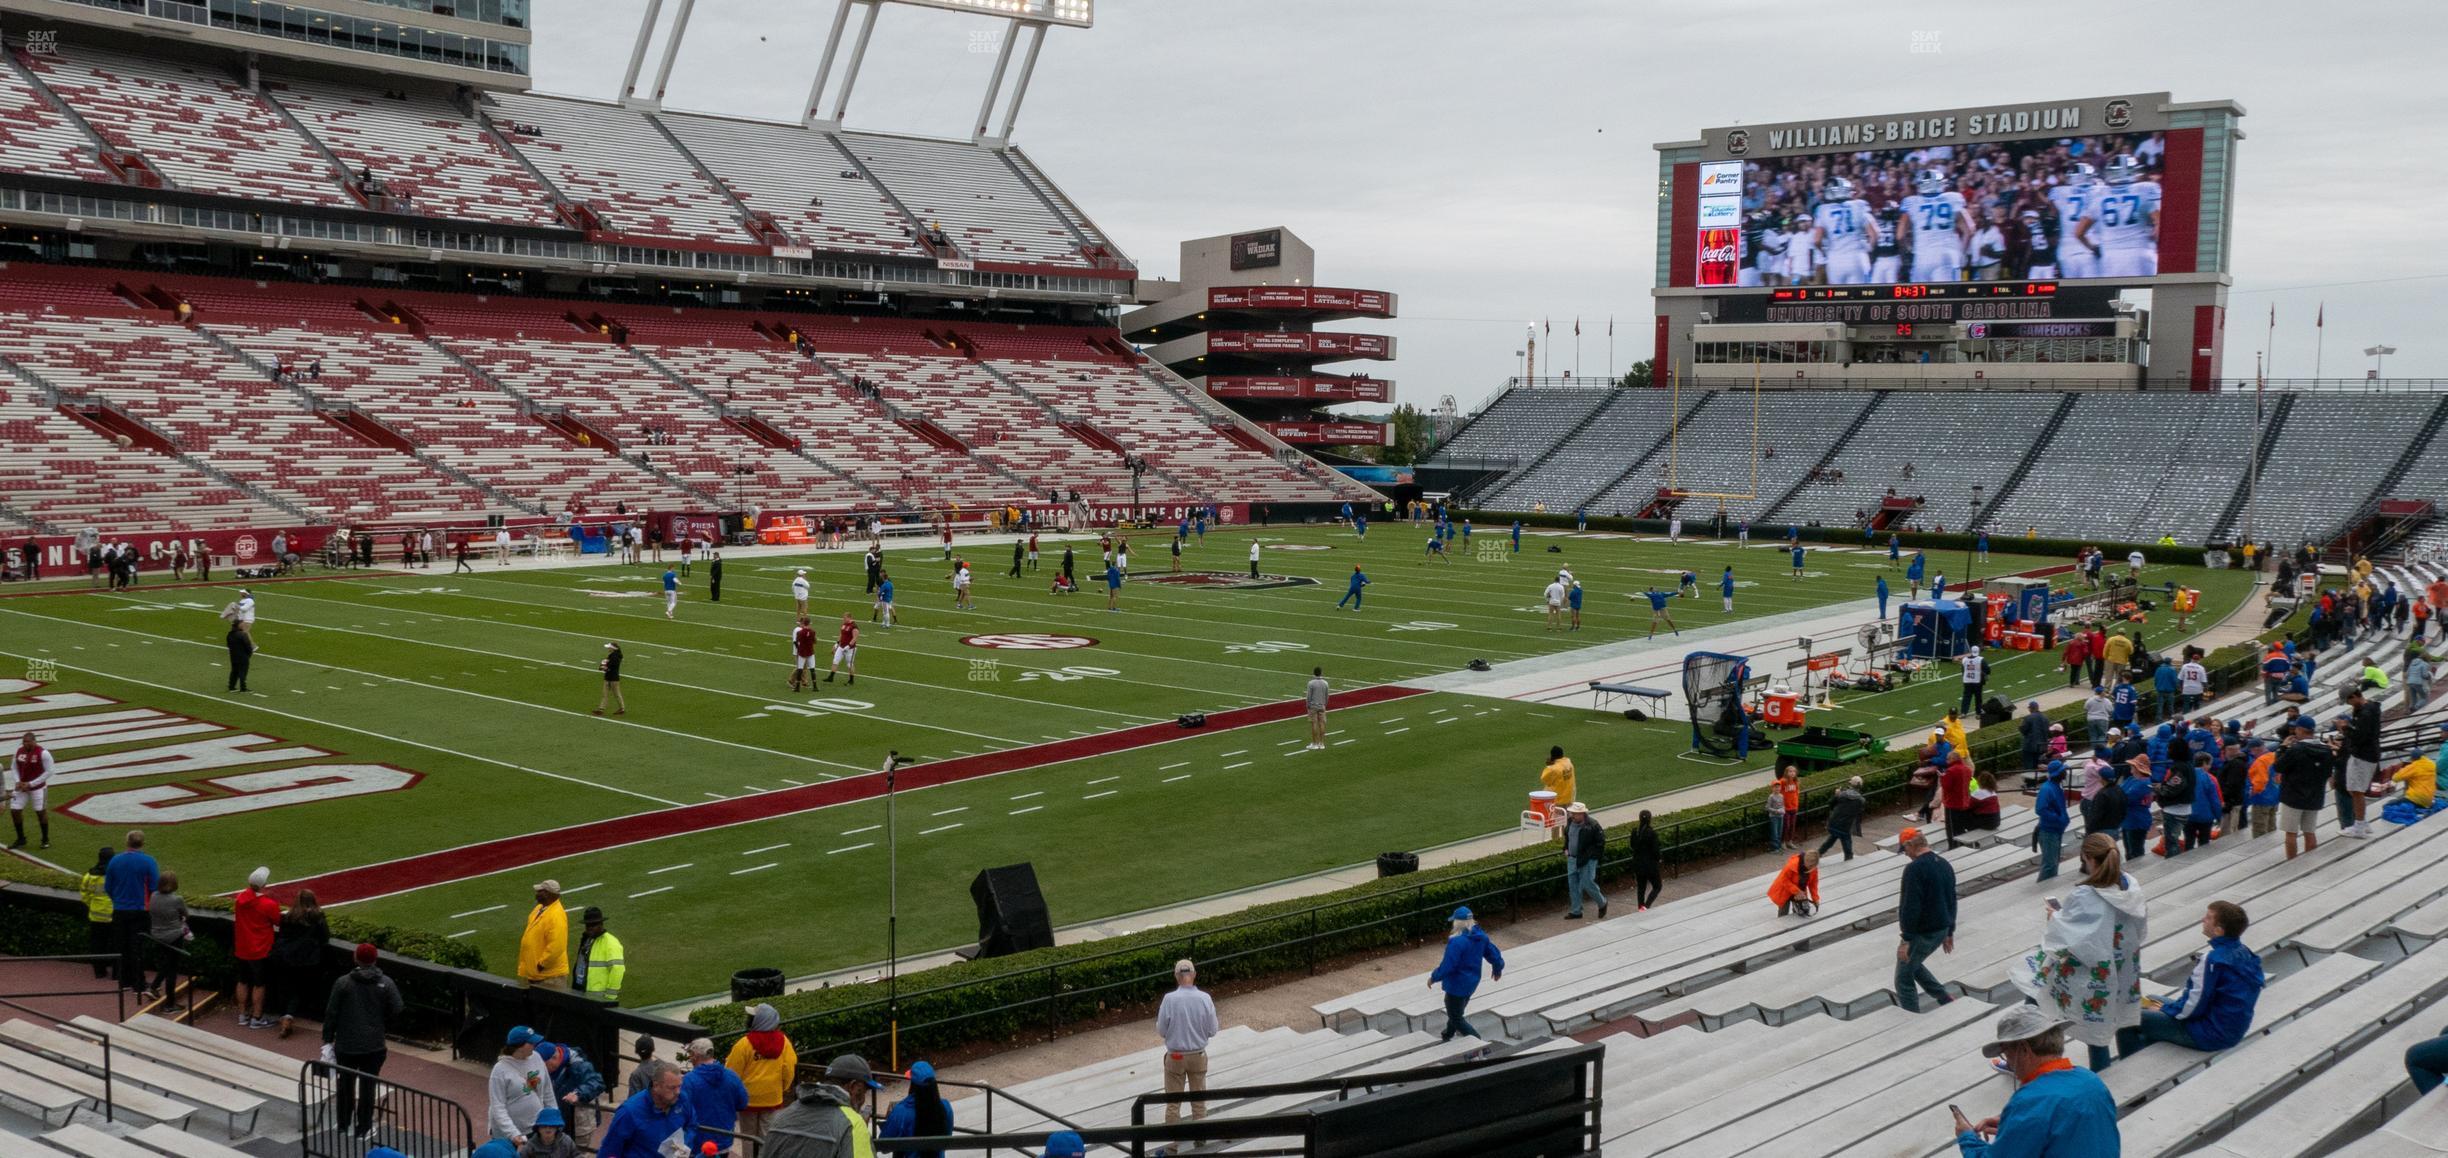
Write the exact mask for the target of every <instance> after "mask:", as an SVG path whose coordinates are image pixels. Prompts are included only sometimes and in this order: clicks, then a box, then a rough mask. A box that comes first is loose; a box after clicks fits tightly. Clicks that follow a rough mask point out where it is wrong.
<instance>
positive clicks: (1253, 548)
mask: <svg viewBox="0 0 2448 1158" xmlns="http://www.w3.org/2000/svg"><path fill="white" fill-rule="evenodd" d="M1257 577H1258V541H1257V540H1255V539H1252V540H1250V578H1252V579H1255V578H1257Z"/></svg>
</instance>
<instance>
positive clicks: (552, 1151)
mask: <svg viewBox="0 0 2448 1158" xmlns="http://www.w3.org/2000/svg"><path fill="white" fill-rule="evenodd" d="M519 1158H578V1143H577V1141H576V1140H575V1139H573V1138H571V1137H570V1135H569V1130H568V1128H567V1126H566V1124H565V1123H564V1122H563V1121H562V1120H561V1111H559V1110H557V1109H554V1108H553V1107H551V1106H546V1107H544V1108H543V1109H542V1110H540V1111H538V1112H537V1113H536V1119H535V1122H534V1123H533V1124H532V1125H531V1126H530V1128H529V1129H528V1131H527V1144H526V1145H525V1146H521V1147H519Z"/></svg>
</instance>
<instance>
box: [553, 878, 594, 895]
mask: <svg viewBox="0 0 2448 1158" xmlns="http://www.w3.org/2000/svg"><path fill="white" fill-rule="evenodd" d="M602 887H603V882H602V881H596V882H594V883H593V884H584V885H580V886H578V887H577V888H574V889H563V890H561V895H562V896H565V897H566V896H570V895H572V894H575V893H583V892H585V891H587V890H588V889H600V888H602Z"/></svg>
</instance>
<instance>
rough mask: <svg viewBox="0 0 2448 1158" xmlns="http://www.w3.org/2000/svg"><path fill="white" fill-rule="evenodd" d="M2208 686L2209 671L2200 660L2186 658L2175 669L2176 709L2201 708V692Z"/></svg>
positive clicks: (2192, 709)
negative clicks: (2181, 664)
mask: <svg viewBox="0 0 2448 1158" xmlns="http://www.w3.org/2000/svg"><path fill="white" fill-rule="evenodd" d="M2209 686H2210V673H2209V672H2208V671H2207V670H2205V669H2204V668H2203V667H2202V665H2201V661H2199V660H2191V659H2188V660H2186V661H2185V663H2184V666H2183V667H2180V668H2177V669H2176V697H2177V698H2176V705H2177V710H2178V711H2185V712H2196V711H2200V710H2201V702H2202V692H2203V691H2205V690H2207V689H2208V688H2209Z"/></svg>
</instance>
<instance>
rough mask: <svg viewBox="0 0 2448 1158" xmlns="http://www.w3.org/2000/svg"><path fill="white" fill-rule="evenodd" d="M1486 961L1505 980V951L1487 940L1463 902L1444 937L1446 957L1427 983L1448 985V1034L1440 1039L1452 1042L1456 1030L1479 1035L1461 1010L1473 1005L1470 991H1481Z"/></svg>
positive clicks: (1496, 974) (1446, 1032) (1429, 976)
mask: <svg viewBox="0 0 2448 1158" xmlns="http://www.w3.org/2000/svg"><path fill="white" fill-rule="evenodd" d="M1483 961H1484V962H1486V963H1487V964H1488V965H1490V966H1492V967H1493V968H1494V971H1495V972H1494V976H1495V978H1496V979H1497V980H1499V981H1502V980H1504V954H1502V953H1499V952H1497V951H1496V943H1495V942H1494V941H1490V940H1488V935H1487V932H1486V931H1485V930H1483V929H1481V928H1480V927H1479V922H1477V921H1475V920H1472V919H1471V911H1470V906H1468V905H1464V906H1463V907H1461V908H1459V909H1455V910H1454V911H1453V933H1452V934H1451V935H1450V936H1448V937H1446V938H1445V959H1444V960H1442V961H1439V962H1437V967H1436V972H1434V973H1430V974H1429V975H1428V984H1430V985H1442V986H1444V987H1445V1035H1444V1036H1443V1037H1442V1038H1440V1039H1439V1040H1441V1041H1452V1040H1453V1039H1454V1035H1455V1034H1457V1033H1459V1034H1465V1035H1468V1036H1470V1037H1477V1036H1479V1031H1478V1030H1475V1029H1472V1028H1471V1024H1470V1019H1469V1018H1467V1017H1465V1016H1463V1013H1462V1010H1463V1007H1465V1006H1467V1005H1469V1004H1470V999H1471V994H1473V993H1476V992H1478V991H1479V964H1480V962H1483Z"/></svg>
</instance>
